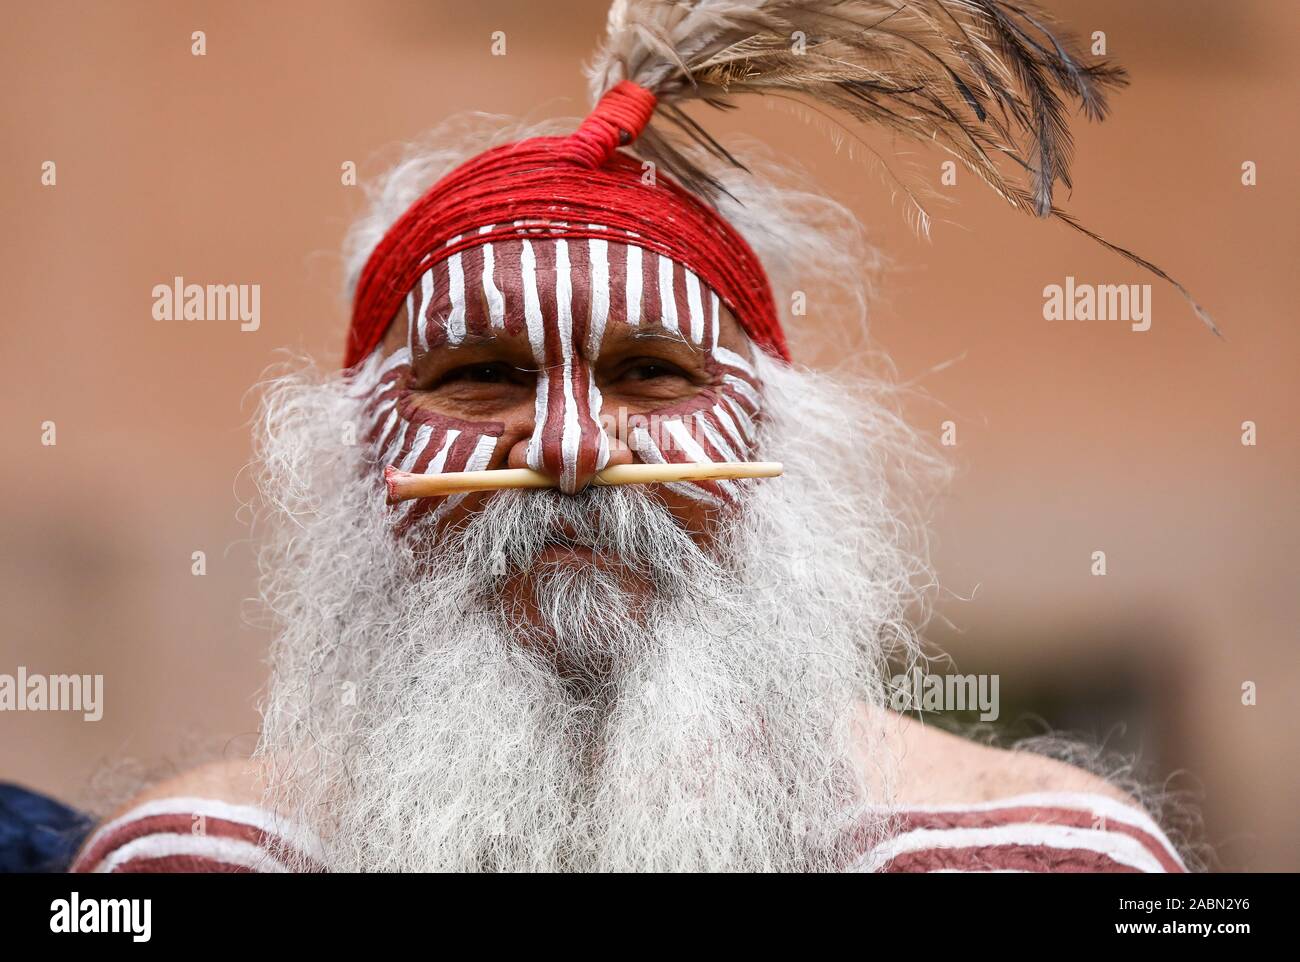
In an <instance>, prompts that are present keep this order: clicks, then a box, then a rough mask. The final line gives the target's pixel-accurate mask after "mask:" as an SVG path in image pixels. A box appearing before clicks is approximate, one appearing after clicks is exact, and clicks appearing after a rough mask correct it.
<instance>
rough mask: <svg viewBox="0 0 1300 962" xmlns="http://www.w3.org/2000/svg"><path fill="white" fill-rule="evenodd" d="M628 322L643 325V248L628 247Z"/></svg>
mask: <svg viewBox="0 0 1300 962" xmlns="http://www.w3.org/2000/svg"><path fill="white" fill-rule="evenodd" d="M624 277H626V278H627V322H628V323H629V324H631V325H632V326H633V327H639V326H640V325H641V248H639V247H635V246H633V245H632V244H628V245H627V271H626V273H625V274H624Z"/></svg>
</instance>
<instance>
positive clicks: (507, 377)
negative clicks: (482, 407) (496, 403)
mask: <svg viewBox="0 0 1300 962" xmlns="http://www.w3.org/2000/svg"><path fill="white" fill-rule="evenodd" d="M518 375H519V372H518V371H517V370H516V369H515V368H513V367H511V366H510V365H509V364H504V363H502V362H500V361H488V362H483V363H479V364H463V365H461V366H460V367H456V368H452V369H451V370H450V371H448V372H447V373H446V374H444V375H443V376H442V377H440V378H439V379H438V382H437V383H436V384H435V385H433V386H434V387H435V388H437V387H441V386H442V385H444V384H454V383H457V382H460V383H466V384H506V383H509V382H512V381H514V380H515V379H516V378H517V377H518Z"/></svg>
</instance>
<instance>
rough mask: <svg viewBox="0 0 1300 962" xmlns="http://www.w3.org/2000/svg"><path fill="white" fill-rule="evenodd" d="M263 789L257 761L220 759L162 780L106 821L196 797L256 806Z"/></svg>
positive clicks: (263, 782)
mask: <svg viewBox="0 0 1300 962" xmlns="http://www.w3.org/2000/svg"><path fill="white" fill-rule="evenodd" d="M265 790H266V773H265V768H264V766H263V764H262V762H260V761H258V760H257V759H249V758H235V759H222V760H221V761H216V762H209V763H207V764H205V765H199V766H197V767H195V768H191V769H189V770H188V771H185V772H182V773H180V774H179V775H174V776H172V777H171V778H167V779H164V780H163V781H161V782H158V783H157V784H156V785H152V786H150V787H149V788H147V789H145V790H144V791H142V792H140V793H139V794H137V795H136V796H135V797H134V798H132V799H131V800H130V801H129V802H128V803H127V804H125V805H123V806H122V807H121V808H119V809H118V810H117V811H116V812H114V813H113V815H112V816H111V817H110V818H109V819H108V821H113V820H114V819H117V818H120V817H122V816H124V815H127V814H129V813H130V812H132V811H134V810H136V809H138V808H140V807H141V806H142V805H146V804H148V803H150V802H160V801H163V800H165V799H172V798H199V799H205V800H208V801H214V802H224V803H225V804H227V805H257V804H259V803H260V802H261V801H262V797H263V795H264V793H265Z"/></svg>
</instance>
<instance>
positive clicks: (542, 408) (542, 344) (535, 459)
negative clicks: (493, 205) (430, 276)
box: [519, 240, 551, 471]
mask: <svg viewBox="0 0 1300 962" xmlns="http://www.w3.org/2000/svg"><path fill="white" fill-rule="evenodd" d="M519 269H520V273H521V274H522V280H523V283H524V322H525V324H527V326H528V345H529V347H530V348H531V349H532V352H533V361H534V363H536V365H537V367H538V371H537V400H536V402H535V403H534V407H533V436H532V437H531V438H529V439H528V456H527V461H528V466H529V467H530V468H532V469H533V470H534V471H538V470H540V469H541V467H542V431H543V430H544V429H545V427H546V396H547V395H548V394H549V393H550V388H551V385H550V377H549V376H548V374H547V370H546V331H545V330H544V329H543V327H542V302H541V299H540V298H539V297H538V294H537V258H536V256H535V255H534V254H533V244H532V241H528V240H525V241H524V242H523V245H522V249H521V250H520V253H519Z"/></svg>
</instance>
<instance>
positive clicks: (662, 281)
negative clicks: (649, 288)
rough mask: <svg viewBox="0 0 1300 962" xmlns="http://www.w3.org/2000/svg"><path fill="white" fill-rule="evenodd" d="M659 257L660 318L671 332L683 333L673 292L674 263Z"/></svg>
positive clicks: (661, 255) (661, 256) (662, 256)
mask: <svg viewBox="0 0 1300 962" xmlns="http://www.w3.org/2000/svg"><path fill="white" fill-rule="evenodd" d="M658 256H659V316H660V318H661V319H662V323H663V326H664V327H665V328H667V329H668V330H670V331H673V332H676V333H681V329H680V327H679V325H678V322H677V296H676V292H675V291H674V290H673V262H672V259H671V258H668V257H664V255H663V254H660V255H658Z"/></svg>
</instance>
